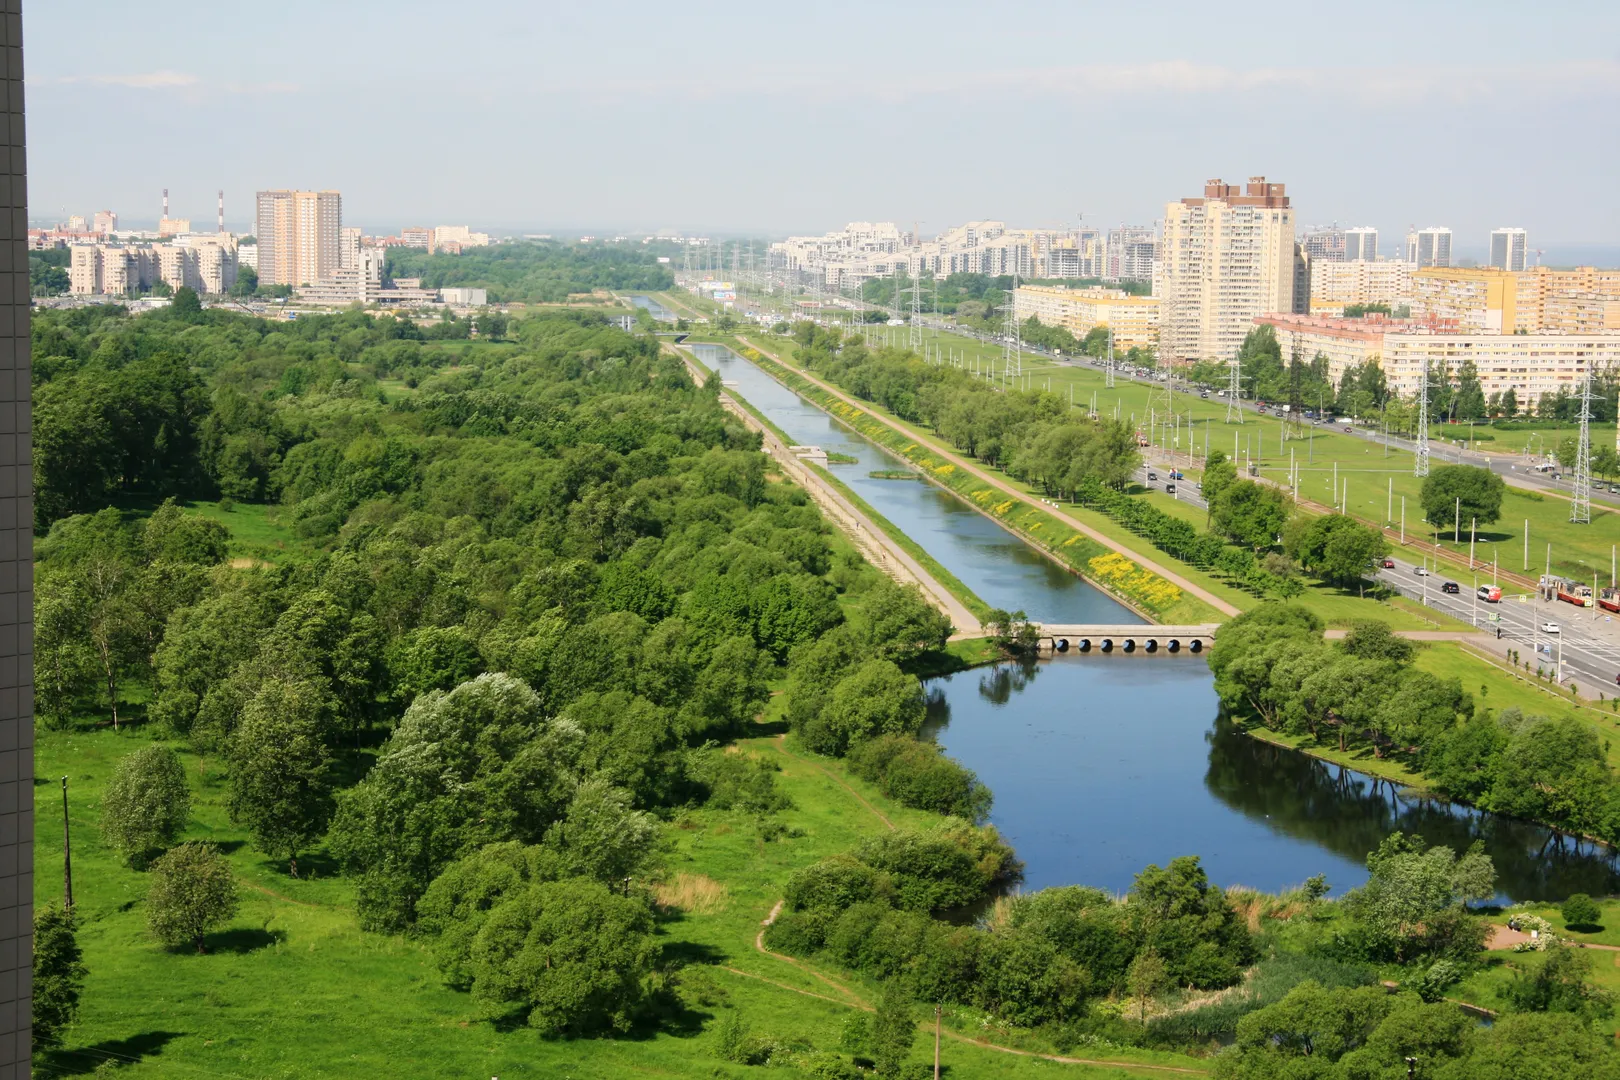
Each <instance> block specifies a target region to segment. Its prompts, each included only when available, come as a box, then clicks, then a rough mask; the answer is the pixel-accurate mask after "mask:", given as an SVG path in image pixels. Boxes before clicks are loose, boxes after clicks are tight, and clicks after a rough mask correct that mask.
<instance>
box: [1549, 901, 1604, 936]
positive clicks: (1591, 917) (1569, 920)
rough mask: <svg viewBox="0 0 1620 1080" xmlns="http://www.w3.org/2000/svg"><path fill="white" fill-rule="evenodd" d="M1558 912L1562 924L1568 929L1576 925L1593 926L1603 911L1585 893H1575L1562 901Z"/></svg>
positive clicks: (1601, 916)
mask: <svg viewBox="0 0 1620 1080" xmlns="http://www.w3.org/2000/svg"><path fill="white" fill-rule="evenodd" d="M1558 910H1559V914H1561V915H1563V917H1564V925H1565V926H1568V927H1569V928H1570V929H1575V928H1576V927H1595V926H1597V925H1599V921H1600V920H1601V919H1602V918H1603V911H1602V909H1601V908H1599V907H1598V905H1597V901H1596V900H1593V899H1592V898H1591V897H1590V896H1588V895H1586V894H1585V893H1576V894H1575V895H1574V896H1571V897H1570V898H1569V899H1568V900H1565V901H1564V904H1563V906H1562V907H1561V908H1559V909H1558Z"/></svg>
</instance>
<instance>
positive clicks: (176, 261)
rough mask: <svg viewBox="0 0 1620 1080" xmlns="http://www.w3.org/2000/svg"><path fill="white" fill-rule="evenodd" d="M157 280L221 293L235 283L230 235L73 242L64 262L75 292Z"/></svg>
mask: <svg viewBox="0 0 1620 1080" xmlns="http://www.w3.org/2000/svg"><path fill="white" fill-rule="evenodd" d="M159 281H162V282H164V283H166V284H167V285H168V286H169V287H170V288H174V289H178V288H181V287H182V286H188V287H190V288H192V289H194V290H196V291H197V292H199V293H206V294H210V295H215V296H217V295H219V294H221V293H225V292H228V291H229V290H230V288H231V286H232V285H235V284H236V243H235V241H234V240H232V239H231V238H230V237H229V236H190V237H184V238H183V242H180V243H173V244H155V245H140V246H131V247H120V246H116V245H112V244H76V245H74V247H73V249H72V254H71V261H70V263H69V266H68V291H69V292H70V293H72V294H73V295H75V296H126V295H128V294H130V293H135V292H142V291H145V290H147V289H150V288H151V287H152V286H153V285H155V284H157V283H158V282H159Z"/></svg>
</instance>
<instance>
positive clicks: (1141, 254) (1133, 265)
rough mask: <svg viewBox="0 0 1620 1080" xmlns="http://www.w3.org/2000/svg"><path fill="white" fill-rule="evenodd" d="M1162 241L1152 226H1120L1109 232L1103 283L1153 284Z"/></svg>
mask: <svg viewBox="0 0 1620 1080" xmlns="http://www.w3.org/2000/svg"><path fill="white" fill-rule="evenodd" d="M1158 258H1159V239H1158V237H1157V236H1156V235H1154V232H1153V229H1152V227H1151V226H1147V225H1121V226H1120V227H1119V228H1117V229H1109V230H1108V243H1107V248H1106V254H1105V255H1104V264H1103V273H1102V276H1103V280H1104V281H1152V280H1153V264H1154V262H1155V261H1157V259H1158Z"/></svg>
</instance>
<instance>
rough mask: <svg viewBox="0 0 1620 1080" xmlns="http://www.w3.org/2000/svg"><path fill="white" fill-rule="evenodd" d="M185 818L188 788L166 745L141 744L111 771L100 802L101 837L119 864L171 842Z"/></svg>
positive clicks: (188, 815) (187, 817)
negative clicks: (115, 854)
mask: <svg viewBox="0 0 1620 1080" xmlns="http://www.w3.org/2000/svg"><path fill="white" fill-rule="evenodd" d="M190 818H191V789H190V788H189V787H188V786H187V785H186V771H185V768H184V767H183V766H182V765H181V764H180V758H179V757H178V756H177V755H176V754H175V752H174V751H173V750H170V749H169V748H168V747H167V746H158V745H156V744H153V745H151V746H143V747H141V748H140V749H139V750H137V751H135V752H134V753H133V754H126V755H125V756H124V757H123V758H121V759H120V760H119V762H118V765H117V767H116V768H114V770H113V775H112V779H111V780H110V781H108V783H107V791H106V793H105V794H104V795H103V796H102V799H101V836H102V839H103V840H104V841H106V844H107V846H108V847H110V848H112V849H113V850H114V851H116V852H118V854H119V855H121V856H122V857H123V858H124V859H125V860H127V861H130V862H138V861H141V860H143V859H145V857H146V856H147V855H148V854H149V853H150V852H152V851H153V850H155V849H157V848H161V847H165V846H167V845H169V844H172V843H174V841H175V839H176V838H178V837H179V835H180V833H181V832H182V831H183V830H184V829H185V827H186V822H187V821H189V820H190Z"/></svg>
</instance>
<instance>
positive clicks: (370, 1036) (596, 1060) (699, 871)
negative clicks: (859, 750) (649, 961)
mask: <svg viewBox="0 0 1620 1080" xmlns="http://www.w3.org/2000/svg"><path fill="white" fill-rule="evenodd" d="M778 704H780V699H778ZM146 741H147V736H146V735H145V734H143V733H141V732H139V731H138V730H137V731H130V730H126V731H125V732H124V733H122V734H114V733H113V732H112V731H111V730H110V729H107V728H96V729H89V728H86V729H82V730H79V731H76V732H73V733H60V732H45V733H41V735H40V738H39V741H38V745H37V748H36V758H37V772H38V775H39V776H41V777H47V778H49V779H48V780H42V781H40V782H39V783H38V784H37V785H36V789H35V792H36V817H35V821H36V834H35V849H34V850H35V878H34V881H35V900H36V903H40V904H44V903H48V902H55V901H59V900H60V897H61V890H62V873H61V867H62V864H61V856H62V836H61V815H60V808H61V803H60V793H59V791H60V789H59V787H58V785H57V782H56V779H55V778H57V777H59V776H64V775H65V776H67V777H69V780H70V784H71V792H72V814H71V822H72V828H73V867H74V898H75V901H76V910H77V912H78V915H79V924H80V931H79V937H80V943H81V945H82V947H83V949H84V953H85V962H86V964H87V965H88V967H89V971H90V974H89V978H88V979H87V981H86V985H85V995H84V1001H83V1007H82V1013H81V1017H80V1022H79V1024H78V1025H77V1026H76V1027H75V1028H73V1029H72V1030H71V1031H70V1032H69V1033H68V1036H67V1043H66V1048H65V1049H64V1050H62V1051H60V1052H57V1053H55V1054H52V1055H50V1056H49V1057H47V1058H46V1059H45V1060H44V1061H43V1062H42V1063H41V1066H42V1067H41V1075H84V1074H88V1073H89V1072H91V1071H92V1070H94V1069H95V1067H96V1066H97V1065H99V1064H101V1063H102V1062H104V1061H107V1060H119V1061H123V1062H124V1063H125V1067H124V1068H121V1069H119V1072H120V1074H121V1075H123V1074H126V1073H127V1074H128V1075H130V1076H132V1077H139V1076H151V1077H158V1076H164V1077H170V1076H172V1077H226V1078H233V1077H266V1076H276V1077H367V1078H369V1077H375V1076H389V1075H400V1074H401V1072H402V1069H403V1071H404V1073H406V1074H409V1075H414V1076H446V1077H451V1076H468V1077H482V1076H496V1075H499V1076H503V1077H505V1076H535V1077H561V1076H571V1077H576V1078H580V1080H585V1078H603V1080H607V1078H615V1080H616V1078H620V1077H626V1076H636V1077H710V1076H716V1075H718V1076H738V1077H740V1076H742V1075H743V1072H742V1071H741V1070H734V1069H731V1068H730V1067H728V1066H727V1065H726V1064H725V1063H724V1062H722V1061H721V1060H720V1059H719V1058H718V1056H717V1054H716V1052H715V1049H714V1039H715V1036H714V1035H713V1034H712V1029H713V1026H714V1024H713V1021H714V1019H715V1018H716V1017H717V1016H718V1015H719V1014H720V1012H721V1011H722V1010H724V1009H737V1010H739V1011H740V1012H741V1014H742V1016H743V1018H744V1019H745V1021H746V1022H747V1023H748V1025H749V1026H750V1028H751V1029H752V1030H753V1031H754V1032H756V1033H759V1034H768V1035H772V1036H775V1037H777V1038H780V1039H798V1040H803V1041H805V1042H807V1043H809V1044H811V1045H813V1046H816V1047H821V1048H829V1049H830V1048H834V1047H836V1044H837V1040H838V1034H839V1030H840V1026H841V1024H842V1022H843V1019H844V1017H845V1016H846V1015H847V1014H848V1012H849V1008H850V1007H849V1006H847V1005H841V1004H833V1003H830V1002H827V1001H823V1000H821V999H819V998H817V997H812V996H807V995H806V994H804V993H798V992H795V991H799V990H802V991H808V992H809V993H810V994H820V995H824V996H829V997H839V996H840V994H838V993H837V992H835V991H833V990H832V989H831V988H830V987H829V984H828V983H826V982H824V981H822V980H821V979H818V978H816V977H815V975H814V974H812V973H811V972H810V971H809V970H807V969H806V968H805V967H803V966H800V965H793V964H789V963H786V962H784V961H783V960H780V959H777V958H774V957H771V956H767V955H764V954H761V953H759V952H757V951H756V950H755V948H754V945H753V942H754V937H755V935H756V934H757V933H758V930H759V924H760V921H761V920H762V919H763V918H764V917H765V915H766V914H767V913H768V912H769V910H770V909H771V907H772V906H773V905H774V904H775V902H776V900H777V899H778V898H779V897H780V895H781V889H782V885H783V882H784V881H785V879H786V878H787V876H788V875H789V874H790V873H792V871H793V870H794V869H796V868H797V867H799V866H803V865H805V864H806V863H808V862H811V861H813V860H815V859H817V858H821V857H823V856H825V855H829V854H832V853H834V852H837V851H841V850H844V849H846V848H848V847H850V846H852V845H854V844H856V843H858V842H859V841H860V840H861V839H862V838H863V837H865V836H868V835H871V834H873V833H874V832H876V831H878V830H881V829H884V828H886V826H885V825H884V823H883V821H882V820H881V819H880V817H879V815H880V814H881V815H882V817H885V818H887V819H888V820H890V821H892V822H894V823H895V824H897V825H901V826H906V825H916V826H925V825H927V824H929V823H931V821H932V820H934V819H932V818H931V817H930V816H929V815H926V814H923V813H920V812H917V811H910V810H906V809H904V808H903V807H899V806H896V805H894V804H893V803H890V802H889V801H887V800H885V799H883V798H882V796H880V795H879V794H878V793H877V792H876V791H875V790H874V789H872V788H871V787H870V786H869V785H866V784H865V783H864V782H862V781H859V780H856V779H854V778H853V777H851V776H849V775H848V774H847V773H845V772H844V771H843V769H842V767H841V765H840V764H838V763H836V762H826V761H820V760H812V759H810V758H809V757H808V756H801V755H799V754H796V753H794V752H793V751H792V749H791V748H790V747H787V746H784V745H783V744H782V742H781V740H779V739H777V738H775V737H770V736H762V737H758V738H753V739H747V740H744V741H743V742H742V750H743V752H747V753H758V754H763V755H767V756H769V757H771V758H773V759H775V760H777V761H779V762H780V764H781V765H782V767H783V771H782V773H781V774H780V780H781V784H782V786H783V788H784V790H786V791H787V793H788V794H789V795H791V796H792V798H793V800H794V803H795V808H794V809H792V810H790V811H786V812H784V814H783V817H782V820H783V823H784V824H785V825H787V826H788V827H789V829H790V835H789V837H788V838H786V839H782V840H773V841H770V842H766V841H765V840H764V839H763V838H762V836H761V834H760V832H759V831H758V828H757V827H756V825H755V824H754V823H753V821H752V820H751V819H749V818H748V817H747V816H745V815H741V814H732V813H722V812H713V811H695V812H691V813H688V814H686V815H684V816H682V817H680V818H679V819H678V820H677V821H676V822H675V823H674V826H673V827H672V828H670V829H669V831H668V836H669V840H668V845H667V851H666V854H665V861H666V864H667V872H668V876H669V878H670V879H671V880H672V881H673V880H676V879H677V877H678V875H688V881H689V882H697V883H700V884H705V891H704V895H705V896H706V897H707V899H708V900H709V901H710V904H709V906H707V907H704V908H702V909H701V910H700V911H696V912H692V913H689V914H686V915H684V916H680V917H677V918H674V919H672V920H670V921H668V922H666V923H665V924H664V926H663V928H662V935H663V940H664V944H665V946H666V949H667V951H668V953H669V954H670V955H672V956H680V957H683V958H686V959H688V960H691V961H694V962H696V963H697V964H698V965H700V966H702V967H703V968H704V972H703V974H702V975H700V976H697V977H696V978H697V979H699V980H703V981H706V982H708V983H710V984H712V987H713V988H714V990H713V995H712V1000H713V1001H714V1004H713V1005H711V1006H705V1007H694V1008H693V1009H692V1011H691V1012H689V1013H688V1014H686V1015H685V1016H684V1017H683V1018H682V1020H681V1022H680V1023H677V1024H672V1025H666V1026H665V1028H664V1029H662V1030H659V1031H656V1032H644V1033H640V1034H638V1035H636V1036H635V1037H629V1038H623V1039H616V1040H589V1041H576V1042H566V1041H546V1040H543V1039H541V1038H539V1037H537V1036H536V1035H535V1034H534V1033H533V1032H531V1031H529V1030H527V1029H522V1028H519V1029H516V1030H501V1029H498V1028H497V1027H496V1026H493V1025H492V1024H490V1023H489V1022H487V1021H486V1020H484V1019H482V1018H481V1015H480V1013H479V1011H478V1008H477V1006H476V1005H475V1004H474V1003H473V1001H472V1000H471V998H470V997H469V996H468V995H466V994H462V993H458V992H455V991H452V990H450V989H447V988H446V987H444V986H443V985H442V984H441V982H440V980H439V978H438V974H437V970H436V968H435V966H434V963H433V960H432V957H431V955H430V950H429V947H428V943H426V942H423V941H418V940H413V939H409V938H401V937H391V936H383V935H376V934H369V933H364V932H362V931H361V930H360V929H359V928H358V926H357V925H356V923H355V918H354V911H353V896H352V891H351V889H350V885H349V883H348V882H347V881H346V880H345V879H343V878H341V877H338V876H335V870H334V868H333V866H332V864H331V861H330V860H329V859H328V858H327V857H325V855H324V853H323V852H320V851H316V852H314V853H311V854H310V855H309V856H307V857H306V858H304V859H301V860H300V864H301V867H302V868H303V869H304V871H305V874H306V876H305V877H304V878H300V879H293V878H290V877H289V876H287V874H286V872H285V868H284V866H283V865H282V864H281V863H279V862H273V861H271V860H268V859H266V858H265V857H264V856H262V855H260V854H259V853H257V852H255V851H253V850H252V849H251V848H250V847H248V846H246V845H245V844H244V842H243V840H244V837H243V834H242V833H241V832H240V831H239V830H236V829H235V828H233V827H232V826H231V825H230V823H229V821H228V820H227V818H226V815H225V812H224V806H223V804H224V798H225V794H226V785H225V782H224V776H223V769H222V767H221V765H220V763H219V762H217V761H215V760H214V759H211V758H202V757H199V756H197V755H196V754H193V753H190V752H188V751H185V750H184V749H183V748H179V747H177V749H180V750H181V756H182V760H183V761H184V762H185V765H186V768H187V772H188V774H189V775H190V777H191V783H192V789H193V793H194V796H195V799H196V809H195V813H194V820H193V823H192V826H191V828H190V830H189V831H188V837H189V838H194V839H208V840H212V841H214V842H216V843H219V844H221V846H222V847H224V848H225V849H226V851H227V853H228V857H229V859H230V862H231V864H232V867H233V869H234V870H235V872H236V874H237V877H238V880H239V882H240V885H241V897H242V903H241V908H240V910H239V912H238V914H237V916H236V917H235V919H233V920H232V921H231V923H230V925H229V926H228V927H226V928H225V929H224V930H221V931H219V932H217V933H215V934H213V935H212V936H211V937H210V938H209V945H210V951H209V953H208V954H207V955H204V956H198V955H196V954H194V953H190V952H188V951H185V950H181V951H177V952H170V951H168V950H166V949H164V948H162V947H161V946H159V945H158V944H156V943H155V942H154V941H153V940H152V939H151V938H150V937H149V935H148V934H147V931H146V928H145V910H144V902H143V896H144V894H145V891H146V879H145V875H144V874H142V873H138V872H136V871H134V870H130V869H128V868H127V867H125V866H123V865H122V864H121V863H120V862H119V861H118V860H117V859H116V858H115V856H114V855H113V854H112V853H111V852H110V851H108V850H107V849H106V848H104V847H103V846H102V844H101V842H100V839H99V836H98V833H97V828H96V822H97V820H98V815H99V802H100V797H101V792H102V786H103V784H104V782H105V780H106V778H107V776H108V775H109V773H110V771H111V769H112V767H113V765H114V763H115V762H116V761H117V759H118V758H119V757H121V756H122V755H124V754H126V753H129V752H131V751H133V750H134V749H136V748H138V747H139V746H141V745H143V744H144V743H145V742H146ZM846 785H847V786H846ZM857 795H858V796H859V797H857ZM863 800H864V801H863ZM726 968H733V969H735V971H728V970H725V969H726ZM739 972H740V973H741V974H739ZM829 974H830V976H831V977H832V978H833V979H834V980H835V982H837V983H839V984H841V985H844V986H847V987H849V988H851V990H852V992H853V993H854V994H856V995H857V996H859V997H861V998H862V999H864V1000H868V1001H870V1000H873V999H874V995H873V988H872V987H871V986H870V985H866V984H863V983H862V981H861V980H859V979H850V978H845V977H844V976H842V975H840V974H839V973H836V972H832V973H829ZM750 976H753V977H750ZM689 977H690V976H689ZM765 980H769V981H765ZM776 984H780V985H776ZM973 1021H974V1018H973V1017H971V1016H970V1015H967V1014H966V1013H965V1012H964V1013H963V1014H962V1015H951V1016H950V1017H949V1019H948V1023H950V1024H951V1025H952V1026H954V1027H959V1028H963V1029H968V1028H970V1026H971V1024H972V1023H973ZM1014 1035H1016V1033H1014ZM1009 1037H1012V1036H1009ZM922 1043H923V1040H921V1039H919V1041H918V1047H917V1051H916V1054H917V1057H918V1060H921V1059H922V1058H923V1056H924V1047H923V1045H922ZM1048 1050H1049V1048H1048ZM1090 1056H1093V1057H1107V1058H1110V1059H1119V1060H1122V1061H1132V1062H1144V1063H1147V1062H1154V1063H1169V1064H1178V1065H1183V1066H1190V1067H1193V1068H1198V1067H1199V1063H1198V1062H1197V1061H1195V1060H1192V1059H1187V1058H1183V1057H1180V1056H1178V1055H1171V1054H1155V1053H1148V1052H1140V1053H1134V1052H1122V1051H1121V1052H1114V1051H1110V1052H1109V1053H1108V1054H1106V1055H1104V1054H1100V1053H1093V1054H1091V1055H1090ZM945 1060H946V1061H947V1062H948V1063H950V1064H951V1065H952V1066H953V1067H954V1068H955V1069H956V1070H957V1075H959V1076H973V1077H980V1076H984V1077H1008V1078H1016V1077H1024V1076H1034V1075H1044V1074H1046V1073H1049V1072H1050V1071H1051V1070H1052V1069H1053V1068H1054V1067H1055V1066H1053V1065H1051V1064H1049V1063H1045V1062H1042V1061H1038V1060H1032V1059H1026V1058H1019V1057H1014V1056H1012V1055H1009V1054H1006V1053H1002V1052H997V1051H994V1050H989V1049H984V1048H979V1047H974V1046H971V1045H966V1044H963V1043H961V1042H947V1043H946V1045H945ZM778 1071H781V1072H782V1073H783V1074H785V1075H788V1076H796V1075H801V1074H800V1073H798V1072H796V1071H795V1070H792V1069H784V1070H778ZM1064 1075H1075V1076H1082V1077H1091V1076H1097V1077H1101V1076H1121V1075H1129V1074H1128V1073H1126V1072H1124V1071H1122V1070H1118V1069H1095V1070H1093V1069H1087V1068H1082V1067H1074V1068H1072V1069H1069V1070H1067V1071H1065V1072H1064Z"/></svg>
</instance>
